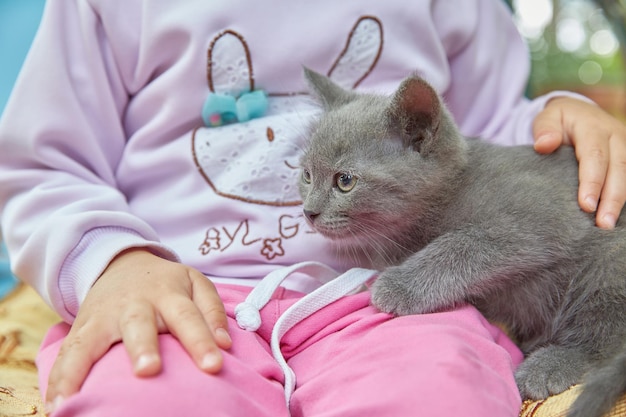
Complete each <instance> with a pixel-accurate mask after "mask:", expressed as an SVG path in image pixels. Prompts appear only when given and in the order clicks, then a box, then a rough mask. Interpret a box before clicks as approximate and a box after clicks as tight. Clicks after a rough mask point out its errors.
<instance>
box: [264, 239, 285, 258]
mask: <svg viewBox="0 0 626 417" xmlns="http://www.w3.org/2000/svg"><path fill="white" fill-rule="evenodd" d="M282 243H283V242H282V240H281V238H276V239H265V240H264V241H263V249H261V254H262V255H263V256H265V257H266V258H267V259H268V260H270V261H271V260H272V259H274V258H275V257H277V256H283V255H284V254H285V250H284V249H283V246H282Z"/></svg>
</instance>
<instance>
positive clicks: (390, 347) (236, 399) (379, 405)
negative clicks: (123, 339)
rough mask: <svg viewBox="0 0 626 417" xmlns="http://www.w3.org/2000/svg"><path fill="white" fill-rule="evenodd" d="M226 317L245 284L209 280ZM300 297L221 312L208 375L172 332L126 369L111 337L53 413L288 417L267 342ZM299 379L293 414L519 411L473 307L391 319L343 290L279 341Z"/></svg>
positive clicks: (511, 352)
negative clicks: (222, 326)
mask: <svg viewBox="0 0 626 417" xmlns="http://www.w3.org/2000/svg"><path fill="white" fill-rule="evenodd" d="M218 289H219V291H220V294H221V296H222V299H223V300H224V303H225V305H226V309H227V312H228V315H229V317H231V318H232V317H234V314H233V310H234V307H235V306H236V305H237V304H238V303H240V302H241V301H243V300H244V298H245V296H246V295H247V294H248V292H249V291H250V289H249V288H245V287H237V286H226V285H223V286H218ZM300 296H301V294H299V293H295V292H292V291H287V290H284V289H282V288H281V289H279V290H278V291H277V292H276V294H275V296H274V299H273V300H272V301H270V303H269V304H268V305H267V306H266V307H265V308H264V309H263V310H262V311H261V317H262V320H263V324H262V326H261V328H260V329H259V330H258V331H257V332H247V331H245V330H242V329H240V328H239V327H238V326H237V324H236V322H235V320H234V319H231V322H230V333H231V336H232V339H233V346H232V348H231V349H230V350H229V351H227V352H225V361H224V368H223V370H222V371H221V372H220V373H219V374H218V375H208V374H205V373H203V372H201V371H199V370H198V369H197V368H196V366H195V365H194V363H193V362H192V361H191V359H190V358H189V357H188V355H187V353H186V352H185V351H184V350H183V349H182V348H181V346H180V345H179V343H178V342H177V340H176V339H175V338H173V337H172V336H171V335H161V336H160V339H159V341H160V343H161V353H162V355H163V372H162V373H161V374H160V375H158V376H157V377H153V378H143V379H142V378H137V377H135V376H134V375H133V373H132V369H131V365H130V361H129V359H128V356H127V354H126V351H125V349H124V347H123V346H122V345H121V344H117V345H115V346H113V347H112V348H111V350H110V351H109V352H108V353H107V354H106V355H105V356H104V357H103V358H102V359H101V360H100V361H99V362H98V363H96V364H95V365H94V367H93V369H92V371H91V373H90V374H89V376H88V378H87V380H86V381H85V384H84V385H83V387H82V389H81V391H80V392H79V393H78V394H76V395H74V396H72V397H70V398H68V399H67V400H66V401H65V402H64V403H63V404H62V405H61V407H60V408H59V409H58V410H57V412H56V413H54V417H61V416H98V417H100V416H115V417H124V416H132V417H141V416H173V417H179V416H185V417H193V416H211V417H214V416H218V417H222V416H242V417H248V416H250V417H252V416H254V417H282V416H287V415H288V414H287V410H286V405H285V398H284V394H283V386H282V384H281V382H282V381H283V374H282V371H281V369H280V367H279V366H278V365H277V363H276V362H275V360H274V359H273V357H272V354H271V351H270V347H269V339H270V334H271V330H272V326H273V324H274V323H275V322H276V320H277V319H278V317H279V316H280V314H281V313H282V312H283V311H285V309H287V308H288V307H289V306H290V305H291V304H293V303H294V302H295V301H297V299H298V297H300ZM68 329H69V327H68V326H67V325H64V324H62V325H57V326H55V327H54V328H52V329H51V330H50V332H49V333H48V335H47V337H46V339H45V341H44V343H43V346H42V348H41V351H40V352H39V356H38V362H37V363H38V366H39V370H40V378H41V380H40V383H41V387H42V389H43V391H44V392H45V388H46V384H47V378H48V374H49V372H50V368H51V366H52V364H53V362H54V359H55V357H56V355H57V352H58V350H59V347H60V344H61V342H62V340H63V338H64V337H65V335H66V334H67V331H68ZM282 351H283V354H284V356H285V359H287V361H288V363H289V365H290V366H291V368H292V369H293V370H294V372H295V374H296V376H297V387H296V390H295V392H294V394H293V396H292V398H291V415H292V416H294V417H298V416H307V417H312V416H324V417H330V416H341V417H348V416H359V417H363V416H376V417H385V416H390V417H401V416H427V417H434V416H444V417H450V416H464V417H474V416H475V417H484V416H490V417H500V416H512V417H513V416H517V415H518V413H519V408H520V403H521V401H520V396H519V394H518V392H517V388H516V386H515V381H514V378H513V371H514V369H515V367H516V366H517V365H518V364H519V362H520V361H521V359H522V355H521V353H520V351H519V350H518V349H517V348H516V347H515V346H514V345H513V343H512V342H511V341H510V340H509V339H508V338H507V337H506V336H505V335H504V334H503V333H502V332H501V331H500V330H499V329H498V328H497V327H495V326H492V325H491V324H489V323H488V322H487V321H485V319H484V318H483V317H482V316H481V315H480V314H479V313H478V312H477V311H476V310H475V309H474V308H472V307H465V308H461V309H458V310H456V311H452V312H445V313H438V314H427V315H420V316H408V317H400V318H392V317H390V316H389V315H387V314H383V313H380V312H378V311H377V310H376V309H374V308H373V307H371V306H370V305H369V293H360V294H357V295H352V296H347V297H345V298H343V299H341V300H339V301H337V302H335V303H333V304H331V305H329V306H327V307H325V308H323V309H322V310H320V311H319V312H317V313H315V314H314V315H312V316H310V317H309V318H307V319H305V320H304V321H302V322H301V323H299V324H298V325H296V327H294V328H293V329H292V330H290V331H289V332H288V333H287V334H286V335H285V336H284V337H283V339H282Z"/></svg>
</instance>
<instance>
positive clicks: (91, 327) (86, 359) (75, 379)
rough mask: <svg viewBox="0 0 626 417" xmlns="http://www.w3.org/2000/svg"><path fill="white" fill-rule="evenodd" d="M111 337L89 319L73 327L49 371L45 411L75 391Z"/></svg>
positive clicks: (100, 355) (110, 342)
mask: <svg viewBox="0 0 626 417" xmlns="http://www.w3.org/2000/svg"><path fill="white" fill-rule="evenodd" d="M96 327H97V329H96ZM112 340H113V337H107V336H106V330H105V329H103V328H102V326H98V325H96V324H92V322H90V323H87V324H85V325H83V326H77V325H76V324H75V325H74V326H73V327H72V330H71V331H70V332H69V334H68V335H67V337H66V338H65V340H64V341H63V344H62V345H61V349H60V351H59V355H58V357H57V359H56V361H55V362H54V365H53V366H52V369H51V370H50V375H49V378H48V389H47V392H46V405H47V407H46V408H47V409H48V411H51V410H50V409H51V408H55V407H56V406H58V404H59V403H60V402H61V401H62V400H63V399H65V398H68V397H69V396H70V395H72V394H74V393H76V392H78V390H79V389H80V387H81V386H82V385H83V382H84V381H85V378H86V377H87V374H88V373H89V371H90V370H91V367H92V366H93V364H94V363H96V362H97V361H98V360H99V359H100V358H101V357H102V356H103V355H104V354H105V353H106V352H107V351H108V350H109V348H110V347H111V344H112V343H113V342H112Z"/></svg>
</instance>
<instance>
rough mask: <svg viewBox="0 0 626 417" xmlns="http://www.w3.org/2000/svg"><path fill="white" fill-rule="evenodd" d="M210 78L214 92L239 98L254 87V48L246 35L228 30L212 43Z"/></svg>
mask: <svg viewBox="0 0 626 417" xmlns="http://www.w3.org/2000/svg"><path fill="white" fill-rule="evenodd" d="M207 58H208V63H207V79H208V82H209V89H210V90H211V91H212V92H214V93H220V94H227V95H230V96H233V97H237V96H238V95H240V94H242V93H247V92H250V91H252V90H254V78H253V73H252V62H251V59H250V50H249V49H248V44H247V43H246V41H245V40H244V38H243V36H241V35H240V34H238V33H237V32H235V31H233V30H225V31H224V32H222V33H220V34H219V35H217V36H216V37H215V38H214V39H213V41H212V42H211V46H210V47H209V52H208V57H207Z"/></svg>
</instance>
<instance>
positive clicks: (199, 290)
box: [192, 273, 232, 349]
mask: <svg viewBox="0 0 626 417" xmlns="http://www.w3.org/2000/svg"><path fill="white" fill-rule="evenodd" d="M192 285H193V287H192V291H193V301H194V303H195V304H196V305H197V306H198V308H199V309H200V312H201V313H202V316H203V317H204V320H205V322H206V323H207V325H208V326H209V328H210V329H211V331H212V332H213V337H214V340H215V342H216V343H217V344H218V346H219V347H220V348H222V349H230V347H231V345H232V340H231V338H230V335H229V334H228V317H227V316H226V310H225V309H224V304H223V303H222V299H221V298H220V296H219V294H218V293H217V290H216V289H215V285H213V283H212V282H211V281H209V280H208V279H206V277H205V276H204V275H202V274H200V273H197V276H195V277H192Z"/></svg>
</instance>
